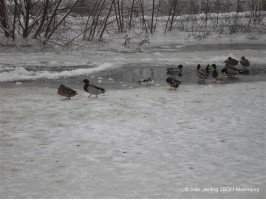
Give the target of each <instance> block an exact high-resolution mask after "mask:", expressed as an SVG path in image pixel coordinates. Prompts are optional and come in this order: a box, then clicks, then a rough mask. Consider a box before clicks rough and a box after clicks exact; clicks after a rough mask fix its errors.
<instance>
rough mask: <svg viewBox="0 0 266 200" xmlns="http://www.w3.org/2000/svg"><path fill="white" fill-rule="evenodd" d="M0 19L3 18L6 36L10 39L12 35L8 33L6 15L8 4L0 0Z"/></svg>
mask: <svg viewBox="0 0 266 200" xmlns="http://www.w3.org/2000/svg"><path fill="white" fill-rule="evenodd" d="M0 18H1V24H2V27H3V29H4V32H5V36H6V37H9V36H10V34H9V32H8V18H7V13H6V3H5V0H0Z"/></svg>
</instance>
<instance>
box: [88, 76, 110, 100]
mask: <svg viewBox="0 0 266 200" xmlns="http://www.w3.org/2000/svg"><path fill="white" fill-rule="evenodd" d="M83 83H85V84H84V87H83V88H84V91H86V92H88V93H90V95H89V96H88V97H89V98H90V97H91V95H93V94H95V95H96V98H98V94H102V93H105V89H103V88H101V87H98V86H95V85H91V84H90V82H89V80H88V79H84V80H83Z"/></svg>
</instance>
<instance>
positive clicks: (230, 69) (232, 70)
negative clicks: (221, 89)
mask: <svg viewBox="0 0 266 200" xmlns="http://www.w3.org/2000/svg"><path fill="white" fill-rule="evenodd" d="M229 63H230V62H225V65H224V68H223V69H222V70H221V72H222V73H223V74H224V75H227V76H228V77H229V78H232V77H234V76H235V75H238V74H239V72H240V70H239V69H237V68H236V67H235V66H234V65H231V64H229Z"/></svg>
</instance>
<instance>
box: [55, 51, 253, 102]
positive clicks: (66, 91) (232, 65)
mask: <svg viewBox="0 0 266 200" xmlns="http://www.w3.org/2000/svg"><path fill="white" fill-rule="evenodd" d="M239 62H240V64H241V65H242V67H243V68H242V69H238V68H237V67H236V65H238V63H239ZM224 63H225V65H224V68H223V69H222V70H221V71H218V70H217V66H216V64H212V65H207V66H206V68H205V69H201V65H200V64H198V65H197V69H196V75H197V77H198V78H199V80H198V82H204V80H205V79H207V78H208V76H209V75H210V72H212V77H213V78H214V79H215V82H214V83H216V82H217V81H220V83H221V84H222V83H223V82H224V79H225V78H226V77H228V78H232V77H234V76H235V75H237V74H246V75H247V74H249V70H248V66H249V65H250V62H249V60H248V59H246V58H245V57H244V56H242V57H241V60H240V61H237V60H236V59H234V58H231V57H228V58H227V60H225V61H224ZM182 69H183V66H182V65H178V67H169V68H167V74H169V75H170V76H169V77H167V78H166V83H167V84H168V85H170V87H171V88H170V90H172V89H173V88H174V89H175V90H177V88H178V87H179V85H180V83H181V81H180V80H179V79H178V77H181V76H182V75H183V72H182ZM83 83H84V86H83V89H84V91H85V92H88V93H90V95H89V96H88V97H89V98H90V97H91V95H93V94H94V95H96V97H95V98H98V95H99V94H102V93H105V89H104V88H101V87H99V86H96V85H92V84H90V82H89V80H88V79H84V80H83ZM139 83H142V84H147V85H148V84H153V80H152V79H151V78H147V79H144V80H140V81H139ZM58 94H59V95H61V96H64V97H66V98H65V100H67V99H68V100H69V99H70V97H74V96H75V95H77V94H78V93H77V91H75V90H73V89H71V88H69V87H66V86H65V85H64V84H61V85H60V86H59V88H58Z"/></svg>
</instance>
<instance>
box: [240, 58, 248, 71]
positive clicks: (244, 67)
mask: <svg viewBox="0 0 266 200" xmlns="http://www.w3.org/2000/svg"><path fill="white" fill-rule="evenodd" d="M240 64H241V65H242V66H243V69H247V67H248V66H249V65H250V62H249V60H248V59H246V58H245V57H244V56H242V57H241V60H240Z"/></svg>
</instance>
